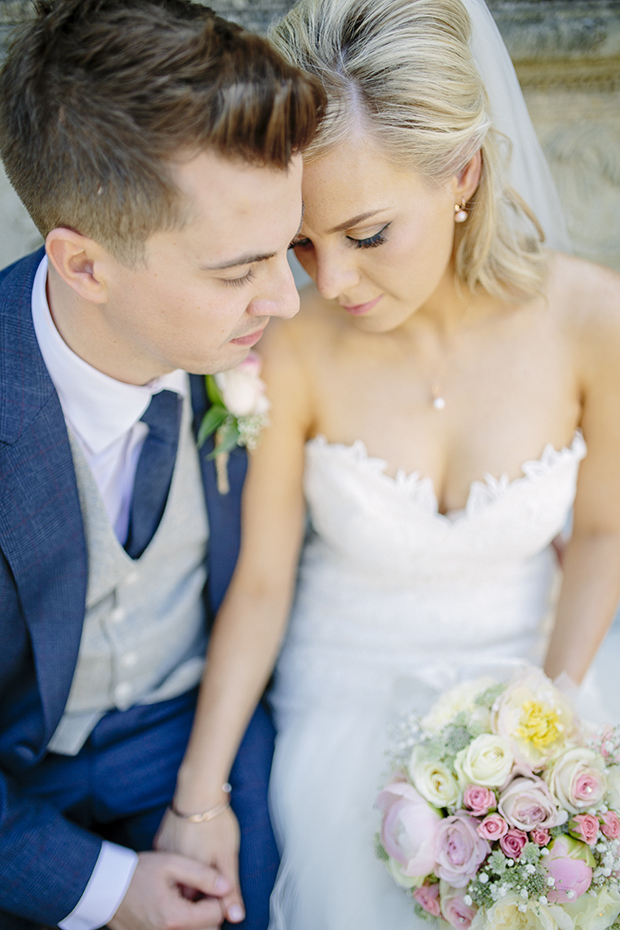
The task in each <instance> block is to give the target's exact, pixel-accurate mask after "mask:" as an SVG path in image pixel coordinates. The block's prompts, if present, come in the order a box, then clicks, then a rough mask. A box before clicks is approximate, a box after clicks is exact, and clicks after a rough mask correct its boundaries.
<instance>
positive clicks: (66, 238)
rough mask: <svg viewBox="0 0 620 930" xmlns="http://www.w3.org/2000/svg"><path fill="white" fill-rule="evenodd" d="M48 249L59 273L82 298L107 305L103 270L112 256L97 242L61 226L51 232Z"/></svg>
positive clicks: (50, 258)
mask: <svg viewBox="0 0 620 930" xmlns="http://www.w3.org/2000/svg"><path fill="white" fill-rule="evenodd" d="M45 250H46V252H47V255H48V258H49V260H50V262H51V263H52V265H53V266H54V268H55V269H56V271H57V273H58V274H59V275H60V277H61V278H62V279H63V281H64V282H65V283H66V284H68V285H69V287H70V288H72V289H73V290H74V291H75V292H76V294H78V296H79V297H81V298H82V299H83V300H88V301H90V302H91V303H95V304H102V303H106V302H107V299H108V288H107V286H106V276H105V271H104V269H105V266H106V259H108V258H109V255H108V253H107V252H106V250H105V249H103V248H102V247H101V246H100V245H99V244H98V243H97V242H95V241H94V239H89V238H88V236H83V235H82V234H81V233H78V232H75V230H73V229H66V228H64V227H58V228H57V229H52V231H51V232H49V233H48V235H47V237H46V239H45Z"/></svg>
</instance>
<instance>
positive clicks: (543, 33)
mask: <svg viewBox="0 0 620 930" xmlns="http://www.w3.org/2000/svg"><path fill="white" fill-rule="evenodd" d="M291 4H292V0H211V2H210V5H211V6H212V7H213V8H214V9H216V10H217V11H218V12H219V13H221V14H222V15H224V16H227V17H229V18H230V19H234V20H236V21H237V22H240V23H242V24H243V25H244V26H246V27H248V28H251V29H255V30H258V31H265V30H266V29H267V28H268V26H269V25H270V23H271V22H272V21H273V20H275V19H276V18H277V17H278V16H281V15H282V14H283V13H284V12H285V11H286V10H287V9H288V8H289V7H290V6H291ZM488 5H489V7H490V9H491V12H492V13H493V15H494V17H495V19H496V22H497V24H498V26H499V28H500V30H501V32H502V35H503V36H504V39H505V41H506V44H507V46H508V50H509V52H510V54H511V56H512V59H513V61H514V63H515V67H516V69H517V74H518V75H519V79H520V81H521V86H522V87H523V92H524V94H525V98H526V101H527V104H528V107H529V109H530V113H531V114H532V119H533V121H534V125H535V127H536V131H537V133H538V135H539V138H540V140H541V143H542V145H543V148H544V150H545V152H546V154H547V158H548V159H549V163H550V166H551V170H552V172H553V175H554V177H555V180H556V183H557V186H558V189H559V192H560V196H561V198H562V202H563V205H564V209H565V213H566V216H567V220H568V226H569V232H570V234H571V238H572V241H573V246H574V249H575V252H576V253H577V254H578V255H582V256H584V257H585V258H590V259H593V260H595V261H600V262H602V263H604V264H607V265H610V266H611V267H614V268H616V269H617V270H619V271H620V0H488ZM31 8H32V2H31V0H0V57H1V55H2V53H3V51H4V49H5V47H6V42H7V40H8V37H9V35H10V31H11V29H12V28H13V27H14V25H15V24H16V23H19V22H21V21H23V19H24V18H25V17H27V16H28V15H29V11H30V10H31ZM533 206H534V207H535V205H533ZM39 243H40V238H39V236H38V233H37V231H36V229H35V228H34V226H33V224H32V223H31V221H30V219H29V217H28V216H27V214H26V213H25V210H24V209H23V207H22V206H21V204H20V202H19V200H18V199H17V197H16V195H15V193H14V191H13V190H12V188H11V187H10V185H9V183H8V181H7V179H6V176H5V175H4V174H3V173H2V172H1V170H0V267H3V266H4V265H6V264H8V262H10V261H13V260H14V259H16V258H18V257H20V256H21V255H23V254H25V253H26V252H28V251H30V250H31V249H32V248H35V247H36V246H37V245H39Z"/></svg>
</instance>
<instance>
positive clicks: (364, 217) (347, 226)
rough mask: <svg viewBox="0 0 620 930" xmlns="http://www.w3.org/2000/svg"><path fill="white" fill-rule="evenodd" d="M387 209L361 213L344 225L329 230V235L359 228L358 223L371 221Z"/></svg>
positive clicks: (339, 224) (346, 221) (340, 224)
mask: <svg viewBox="0 0 620 930" xmlns="http://www.w3.org/2000/svg"><path fill="white" fill-rule="evenodd" d="M383 209H385V208H384V207H381V208H380V209H379V210H369V211H368V213H359V214H358V215H357V216H352V217H351V219H350V220H345V222H344V223H338V225H337V226H334V227H333V228H332V229H328V230H327V232H328V234H330V233H337V232H343V230H345V229H351V227H352V226H357V224H358V223H363V222H364V220H368V219H370V217H371V216H376V215H377V213H381V212H382V211H383Z"/></svg>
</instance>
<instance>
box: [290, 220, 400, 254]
mask: <svg viewBox="0 0 620 930" xmlns="http://www.w3.org/2000/svg"><path fill="white" fill-rule="evenodd" d="M388 226H390V223H386V224H385V226H384V227H383V229H380V230H379V232H378V233H375V234H374V236H369V237H368V238H367V239H354V238H353V236H347V239H348V240H349V242H351V243H353V245H354V246H355V248H356V249H374V248H376V247H377V246H378V245H383V243H384V242H386V241H387V240H386V237H385V236H384V235H383V233H384V232H385V231H386V229H387V228H388ZM311 244H312V243H311V242H310V240H309V239H293V241H292V242H291V244H290V245H289V249H297V248H302V249H305V248H307V247H308V246H309V245H311Z"/></svg>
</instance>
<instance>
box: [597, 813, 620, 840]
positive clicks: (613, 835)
mask: <svg viewBox="0 0 620 930" xmlns="http://www.w3.org/2000/svg"><path fill="white" fill-rule="evenodd" d="M600 823H601V833H602V834H603V836H606V837H607V839H608V840H617V839H618V837H619V836H620V817H618V815H617V814H616V812H615V811H606V812H605V813H604V814H602V815H601V817H600Z"/></svg>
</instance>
